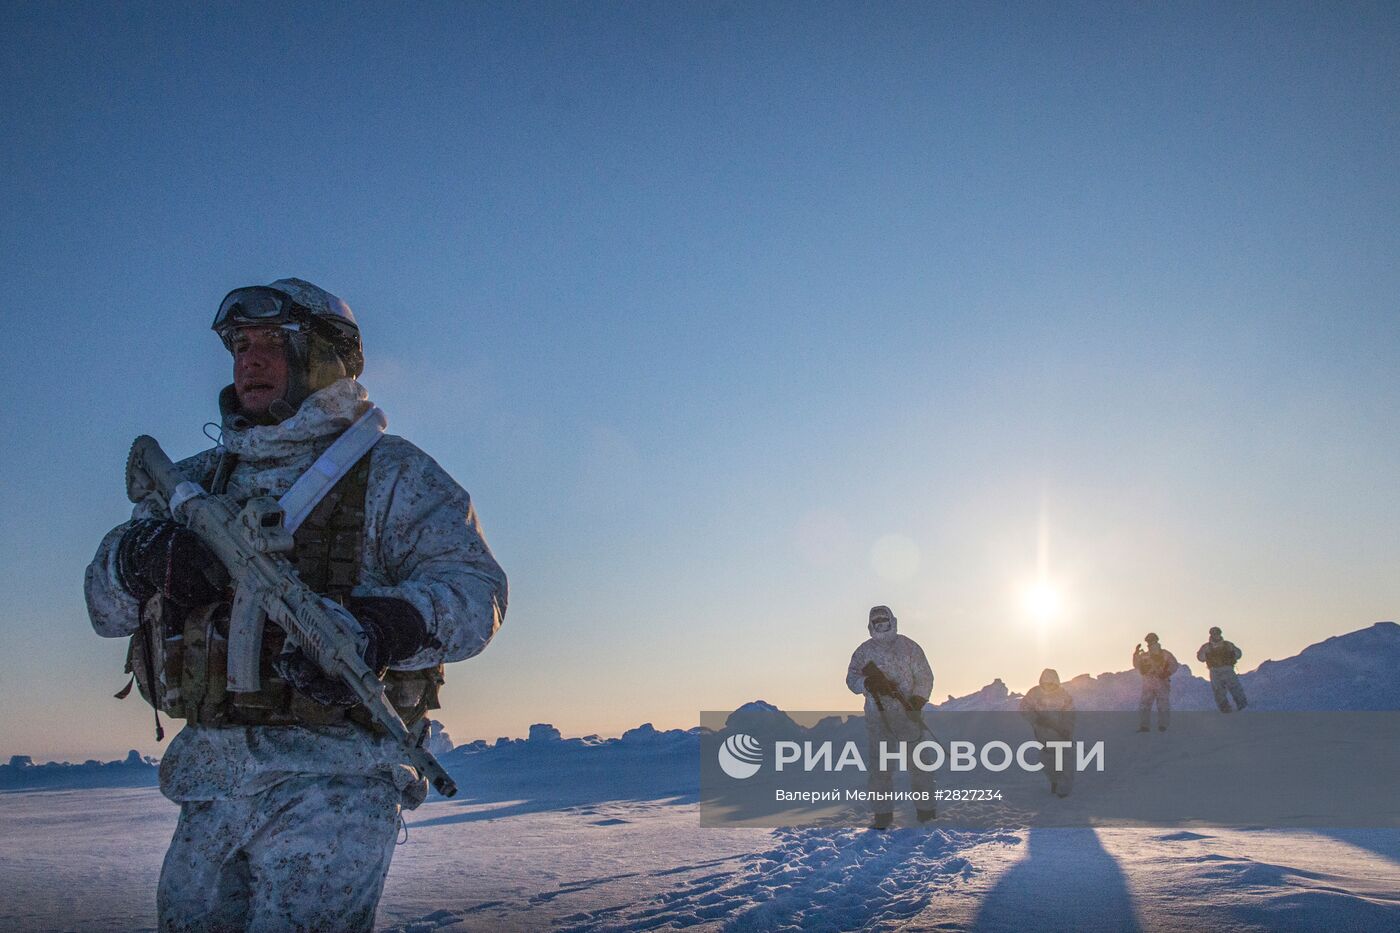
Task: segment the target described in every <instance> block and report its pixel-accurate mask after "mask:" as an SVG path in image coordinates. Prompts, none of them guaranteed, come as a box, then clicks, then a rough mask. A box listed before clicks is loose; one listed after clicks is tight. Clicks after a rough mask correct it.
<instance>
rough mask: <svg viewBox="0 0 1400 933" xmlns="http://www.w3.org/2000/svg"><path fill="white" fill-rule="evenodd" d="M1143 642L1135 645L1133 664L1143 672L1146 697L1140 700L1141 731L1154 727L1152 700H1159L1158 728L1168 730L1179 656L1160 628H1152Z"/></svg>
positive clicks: (1157, 701)
mask: <svg viewBox="0 0 1400 933" xmlns="http://www.w3.org/2000/svg"><path fill="white" fill-rule="evenodd" d="M1144 641H1146V642H1147V650H1146V651H1143V650H1142V645H1140V644H1139V645H1138V646H1137V647H1136V648H1135V649H1133V667H1135V668H1137V672H1138V673H1139V674H1141V675H1142V699H1141V700H1140V701H1139V702H1138V731H1139V732H1146V731H1148V730H1149V729H1150V728H1151V727H1152V704H1153V703H1156V704H1157V731H1158V732H1166V731H1167V726H1168V725H1170V724H1171V718H1172V675H1173V674H1175V673H1176V669H1177V668H1179V667H1181V665H1180V664H1178V663H1177V660H1176V656H1175V655H1173V654H1172V653H1171V652H1170V651H1168V650H1166V649H1165V648H1163V647H1162V644H1161V642H1160V641H1159V640H1158V638H1157V633H1156V632H1148V633H1147V637H1146V638H1145V639H1144Z"/></svg>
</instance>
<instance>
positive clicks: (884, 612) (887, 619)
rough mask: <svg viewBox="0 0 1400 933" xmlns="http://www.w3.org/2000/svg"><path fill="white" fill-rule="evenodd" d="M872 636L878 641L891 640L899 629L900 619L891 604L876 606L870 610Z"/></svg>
mask: <svg viewBox="0 0 1400 933" xmlns="http://www.w3.org/2000/svg"><path fill="white" fill-rule="evenodd" d="M867 628H868V629H869V630H870V637H871V638H873V639H875V640H876V641H889V640H891V639H892V638H894V636H895V634H896V633H897V632H898V631H899V620H898V619H896V618H895V617H894V613H893V612H891V611H890V607H889V606H875V607H874V608H872V609H871V610H870V624H869V625H868V626H867Z"/></svg>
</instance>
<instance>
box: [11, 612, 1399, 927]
mask: <svg viewBox="0 0 1400 933" xmlns="http://www.w3.org/2000/svg"><path fill="white" fill-rule="evenodd" d="M1266 667H1267V668H1268V669H1267V670H1266ZM1397 670H1400V627H1397V626H1395V625H1394V624H1393V623H1379V624H1377V625H1374V626H1371V627H1369V628H1367V629H1363V630H1361V631H1359V632H1354V633H1351V634H1349V635H1345V636H1341V637H1338V638H1333V639H1328V640H1327V641H1325V642H1322V643H1321V644H1319V645H1314V646H1312V647H1311V648H1309V649H1307V650H1306V651H1304V652H1302V653H1301V654H1300V655H1298V656H1297V657H1295V658H1290V659H1286V660H1284V661H1279V662H1271V664H1270V665H1266V666H1261V667H1260V669H1259V671H1258V672H1255V673H1256V674H1257V675H1258V676H1252V675H1246V687H1247V689H1250V690H1252V691H1253V693H1252V694H1251V696H1252V697H1253V698H1255V700H1256V701H1257V703H1258V705H1259V706H1261V707H1263V708H1265V709H1275V710H1278V709H1297V708H1313V709H1329V708H1331V709H1336V708H1348V709H1362V710H1365V709H1370V710H1386V709H1395V708H1397V706H1400V679H1398V678H1397V675H1396V671H1397ZM1071 684H1072V686H1074V688H1075V689H1076V690H1079V691H1080V693H1079V694H1078V698H1079V699H1080V701H1081V708H1093V709H1122V708H1124V706H1126V705H1129V704H1131V703H1132V702H1133V697H1132V695H1131V691H1130V688H1131V687H1132V686H1133V681H1131V680H1130V679H1128V676H1127V675H1123V674H1114V673H1109V674H1100V675H1099V676H1098V677H1089V676H1087V675H1086V676H1084V677H1082V678H1076V680H1075V681H1072V682H1071ZM1182 686H1183V688H1186V687H1188V683H1187V682H1185V681H1184V682H1183V685H1182ZM1195 686H1196V689H1197V692H1198V693H1199V691H1200V689H1202V688H1201V685H1200V684H1196V685H1195ZM1328 688H1331V689H1332V691H1333V694H1335V696H1334V698H1333V699H1332V701H1330V702H1329V701H1328V699H1327V698H1328V697H1329V694H1328V692H1327V691H1328ZM1014 700H1015V698H1014V696H1012V695H1010V694H1009V693H1008V691H1007V690H1006V688H1005V686H1004V685H1001V684H1000V683H999V682H998V683H997V684H994V685H989V686H988V687H987V688H984V690H982V691H979V693H978V694H975V695H973V696H971V697H964V698H959V699H957V700H955V701H953V702H952V703H951V704H945V705H944V708H945V709H999V708H1004V707H1005V706H1007V705H1010V704H1012V703H1014ZM1305 701H1306V702H1305ZM1183 705H1184V706H1187V707H1188V708H1189V706H1190V704H1183ZM746 709H750V710H757V709H762V710H767V711H771V713H773V714H776V715H782V714H781V713H780V711H778V710H776V708H774V707H772V706H770V705H768V704H763V703H755V704H750V705H749V706H748V707H746ZM1218 715H1219V714H1212V717H1213V716H1218ZM1268 721H1269V720H1268V717H1262V716H1256V715H1255V714H1253V713H1250V712H1246V713H1244V714H1242V715H1241V716H1240V717H1231V718H1230V719H1229V720H1228V721H1227V720H1225V719H1221V720H1215V719H1213V718H1211V717H1207V721H1206V722H1205V724H1204V725H1203V726H1202V727H1201V728H1199V729H1197V730H1195V732H1194V733H1193V735H1194V739H1188V738H1186V737H1184V736H1177V735H1176V734H1175V733H1173V734H1171V735H1169V736H1156V735H1154V736H1152V738H1153V739H1154V740H1156V741H1157V745H1159V746H1160V748H1159V749H1158V750H1159V751H1161V752H1163V753H1164V754H1165V753H1170V752H1171V750H1172V748H1173V747H1174V746H1175V745H1177V744H1179V743H1181V742H1187V741H1193V742H1195V744H1196V745H1197V746H1199V745H1201V743H1203V742H1205V741H1206V738H1207V737H1208V736H1215V739H1213V740H1212V741H1214V743H1215V744H1214V745H1212V746H1211V747H1213V748H1220V749H1223V748H1228V747H1232V746H1236V747H1239V748H1241V749H1244V750H1245V751H1247V750H1248V744H1249V742H1251V741H1258V740H1260V738H1261V736H1264V734H1265V733H1266V732H1267V728H1266V726H1267V723H1268ZM1246 724H1248V729H1247V732H1246V734H1245V735H1243V736H1240V735H1235V736H1234V738H1230V736H1231V733H1230V731H1229V730H1239V729H1240V728H1241V727H1244V726H1245V725H1246ZM1222 730H1224V731H1222ZM1222 737H1223V739H1222ZM1216 740H1220V741H1216ZM1227 740H1228V741H1227ZM445 741H446V740H445V737H444V742H445ZM699 741H700V740H699V737H698V735H697V733H696V731H694V730H691V731H680V730H671V731H662V732H658V731H657V730H655V729H652V728H651V727H650V726H649V725H646V726H641V727H639V728H637V729H633V730H631V731H629V732H628V733H626V734H625V735H623V736H622V737H621V738H617V739H606V740H605V739H599V738H597V737H596V736H588V737H584V738H571V739H564V738H562V737H560V735H559V733H558V731H557V730H555V729H553V728H552V727H549V726H545V725H539V726H536V727H533V728H532V729H531V733H530V737H529V739H527V740H515V741H510V740H503V741H499V742H497V743H494V744H492V745H489V746H488V745H487V744H486V743H485V742H474V743H470V744H468V745H465V746H462V747H459V748H456V749H453V750H451V751H447V750H446V749H444V750H443V751H444V753H443V755H442V760H443V763H444V765H446V766H447V767H448V769H449V770H450V771H451V772H452V773H453V775H454V777H456V779H457V781H458V783H459V785H460V786H461V787H462V793H461V794H460V795H459V796H458V797H457V798H454V799H453V800H443V799H441V798H434V799H433V800H431V801H429V802H428V803H426V804H424V805H423V806H422V807H420V808H419V809H418V810H417V811H415V812H413V813H410V814H407V830H408V833H407V839H406V841H405V842H404V843H403V845H402V846H401V847H400V848H399V850H398V852H397V853H396V855H395V858H394V863H393V868H392V869H391V871H390V873H389V879H388V883H387V886H386V889H385V893H384V898H383V900H382V902H381V904H380V910H379V925H380V927H381V929H384V930H395V931H405V933H407V931H429V930H539V929H561V930H576V931H584V930H651V929H668V928H679V927H693V928H699V929H705V928H709V929H733V930H855V929H893V928H899V929H910V930H991V931H997V930H1004V931H1020V930H1036V931H1055V930H1076V931H1078V930H1146V931H1155V930H1182V931H1191V933H1198V931H1201V930H1211V931H1216V930H1223V931H1237V930H1238V931H1243V930H1328V931H1332V930H1387V931H1393V930H1400V830H1397V829H1389V830H1358V829H1349V830H1334V831H1319V830H1309V831H1304V830H1287V831H1285V830H1278V829H1272V830H1269V829H1238V828H1236V829H1218V828H1211V827H1202V826H1192V827H1191V828H1190V829H1189V830H1180V829H1177V830H1171V829H1146V828H1131V829H1129V828H1112V829H1097V830H1095V829H1061V828H1047V829H1038V828H1037V829H1029V830H1027V829H1024V828H1011V829H1004V830H996V829H993V830H980V829H979V830H956V829H922V828H910V827H905V828H898V829H895V830H893V831H891V832H887V833H877V832H871V831H867V830H861V829H776V830H770V829H757V828H741V827H727V828H716V827H701V825H700V814H699V810H698V804H697V802H696V801H697V799H698V797H699V786H698V784H699V771H700V768H699V762H698V759H697V757H696V755H697V751H698V748H699ZM1276 741H1278V742H1282V741H1283V740H1282V739H1281V738H1277V737H1276ZM1383 750H1384V748H1378V752H1379V751H1383ZM1168 757H1170V755H1168ZM1381 757H1384V756H1381V755H1379V754H1378V760H1379V759H1380V758H1381ZM1290 767H1292V768H1297V767H1298V765H1297V763H1296V762H1295V763H1293V764H1292V765H1290ZM1200 773H1201V772H1200V771H1199V769H1196V770H1195V771H1193V772H1187V773H1185V774H1186V776H1183V778H1182V779H1181V781H1179V782H1177V783H1184V784H1187V785H1200V784H1201V781H1200V777H1199V775H1200ZM154 779H155V768H154V766H153V762H151V761H149V760H146V759H142V758H141V757H140V756H139V755H136V754H134V753H133V755H132V756H129V757H128V759H127V760H125V761H123V762H112V763H108V764H105V765H102V764H98V763H96V762H91V763H86V764H83V765H57V764H47V765H35V764H34V763H32V762H30V761H29V760H28V759H26V758H25V757H24V756H15V757H14V759H12V761H11V763H10V764H8V765H0V930H3V931H10V930H16V931H29V930H80V931H99V930H100V931H115V930H150V929H154V927H155V889H156V879H157V878H158V876H159V874H160V865H161V859H162V857H163V855H164V852H165V847H166V844H167V843H168V841H169V839H170V835H171V832H172V830H173V829H174V826H175V817H176V808H175V806H174V805H173V804H171V803H169V802H168V801H166V800H165V798H163V797H162V796H160V793H159V792H158V791H157V790H156V789H155V788H154V787H153V786H149V785H150V784H151V783H153V782H154ZM143 785H144V786H143ZM1087 786H1088V779H1086V783H1085V787H1086V788H1087ZM1226 791H1227V789H1223V788H1218V787H1217V788H1215V789H1214V790H1213V791H1212V790H1210V789H1209V788H1203V789H1202V790H1201V792H1204V793H1214V794H1219V795H1224V794H1225V793H1226ZM1396 799H1400V797H1397V798H1396ZM1064 803H1065V804H1066V805H1069V806H1079V805H1080V804H1081V803H1082V801H1081V800H1079V799H1078V793H1077V794H1076V797H1071V798H1070V799H1069V800H1068V801H1065V802H1064ZM1376 806H1378V807H1386V808H1388V809H1387V810H1386V816H1388V817H1393V815H1394V812H1395V811H1394V807H1395V806H1396V804H1395V803H1394V802H1392V801H1389V800H1382V801H1380V802H1378V803H1377V804H1376ZM908 816H909V815H908V814H904V815H903V818H904V819H907V818H908Z"/></svg>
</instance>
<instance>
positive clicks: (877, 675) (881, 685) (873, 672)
mask: <svg viewBox="0 0 1400 933" xmlns="http://www.w3.org/2000/svg"><path fill="white" fill-rule="evenodd" d="M860 672H861V673H862V674H864V675H865V678H866V679H867V680H870V681H872V683H871V685H870V696H871V698H872V699H874V700H875V706H876V707H878V708H879V710H880V715H881V716H883V715H884V713H885V704H883V703H881V702H880V697H881V696H882V695H883V696H887V697H891V698H893V699H895V700H897V701H898V702H899V705H900V706H902V707H904V711H905V712H906V713H908V714H909V716H910V718H911V719H915V720H917V721H918V723H919V728H920V729H921V730H922V731H924V732H927V733H928V737H929V738H931V739H932V738H934V735H933V730H932V729H930V728H929V727H928V723H926V722H924V712H923V710H919V709H915V708H914V704H913V703H911V702H909V698H908V697H906V696H905V695H904V694H903V693H901V692H900V689H899V687H897V686H895V682H894V681H893V680H890V678H889V677H888V676H887V675H886V674H885V672H884V671H882V670H880V665H878V664H876V663H875V662H874V661H866V662H865V667H862V668H861V669H860Z"/></svg>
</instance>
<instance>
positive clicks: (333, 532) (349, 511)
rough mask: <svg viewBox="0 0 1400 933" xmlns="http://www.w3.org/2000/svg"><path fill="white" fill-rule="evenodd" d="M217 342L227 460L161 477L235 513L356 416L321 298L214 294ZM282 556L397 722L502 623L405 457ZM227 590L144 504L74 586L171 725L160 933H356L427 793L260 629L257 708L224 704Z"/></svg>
mask: <svg viewBox="0 0 1400 933" xmlns="http://www.w3.org/2000/svg"><path fill="white" fill-rule="evenodd" d="M214 330H215V331H216V332H217V333H218V334H219V336H220V338H221V339H222V340H223V342H224V344H225V346H226V347H228V349H229V350H230V352H231V353H232V354H233V360H234V373H233V379H234V381H233V385H231V386H229V387H227V388H226V389H224V391H223V392H222V393H221V395H220V398H219V407H220V410H221V413H222V416H223V423H222V430H223V433H222V444H221V446H219V447H216V448H214V449H213V450H208V451H205V452H203V453H201V454H198V455H196V456H194V457H191V458H190V459H188V460H185V461H182V462H181V463H180V464H178V467H177V468H178V469H179V470H180V472H182V473H183V474H184V475H185V476H186V477H187V478H188V479H189V480H191V481H193V482H197V483H200V484H202V485H203V486H204V487H205V489H207V490H208V491H210V492H212V493H216V494H222V495H227V496H229V497H230V498H231V499H233V500H234V501H236V502H239V503H242V502H243V501H245V500H247V499H248V498H250V497H252V496H256V495H271V496H281V495H283V494H284V493H286V492H287V490H288V489H289V488H290V487H291V486H292V484H293V483H294V482H295V481H296V480H297V479H298V478H299V477H301V476H302V475H303V474H305V473H307V471H308V470H309V469H310V468H311V467H312V464H313V463H318V464H324V463H325V461H324V460H322V461H318V460H317V458H318V457H319V456H320V455H321V454H322V453H323V452H324V451H325V450H326V448H327V447H328V446H329V445H330V444H331V443H332V441H333V440H335V438H336V437H337V436H338V435H340V434H341V433H342V432H344V431H346V429H347V428H348V427H349V426H350V425H351V424H352V423H354V422H356V420H357V419H359V418H360V417H361V416H362V415H364V414H365V413H366V412H368V411H369V410H370V408H371V406H370V403H369V402H368V401H367V400H366V395H365V391H364V389H363V388H362V387H361V386H360V384H359V383H358V382H357V381H356V380H355V377H356V376H358V375H359V373H360V371H361V370H362V368H363V357H362V354H361V346H360V337H359V328H358V325H357V324H356V323H355V319H354V317H353V316H352V314H351V312H350V309H349V308H348V307H347V306H346V305H345V303H344V302H342V301H340V299H338V298H336V297H335V296H333V295H331V294H329V293H327V292H325V291H323V290H321V289H319V288H317V287H316V286H314V285H311V284H310V283H308V282H304V281H302V280H300V279H281V280H279V281H277V282H274V283H273V284H272V285H271V286H267V287H262V286H255V287H251V288H244V289H238V290H235V291H234V292H231V293H230V294H229V296H228V297H227V298H225V299H224V302H223V304H222V305H221V306H220V309H219V313H218V315H217V317H216V319H215V322H214ZM294 542H295V546H294V549H293V551H292V552H291V554H290V555H289V557H290V559H291V561H292V562H293V563H294V564H295V566H296V570H297V573H298V575H299V576H300V577H301V580H302V582H303V583H305V584H306V585H307V586H309V587H310V588H311V589H313V590H315V591H316V592H318V593H322V594H324V595H325V596H326V597H327V598H329V599H332V600H334V601H335V602H336V603H338V604H340V606H343V607H344V609H345V610H347V611H348V613H349V615H350V616H352V617H353V623H354V625H355V626H358V628H359V629H360V640H361V644H362V645H363V648H362V651H361V654H362V656H363V658H364V659H365V662H366V663H367V664H368V665H369V666H370V667H371V668H374V669H376V670H378V671H380V672H383V674H384V680H385V683H386V685H387V686H388V689H389V697H390V699H391V700H392V701H393V703H394V706H395V708H396V709H397V711H398V712H399V715H400V716H401V717H402V718H403V720H404V721H405V722H407V723H410V724H411V723H413V722H415V721H417V720H420V719H422V717H423V716H425V715H426V713H427V712H428V710H431V709H434V708H436V707H437V705H438V704H437V690H438V686H439V685H440V684H441V683H442V667H441V665H442V663H443V662H447V661H458V660H462V659H464V658H468V657H471V656H473V655H475V654H477V653H479V652H480V651H481V650H482V649H483V648H484V647H485V646H486V643H487V642H488V641H489V640H490V639H491V637H492V635H493V634H494V633H495V631H496V629H497V628H498V627H499V626H500V624H501V620H502V618H503V616H504V614H505V608H506V579H505V575H504V573H503V572H502V571H501V569H500V567H499V565H497V563H496V561H495V559H494V558H493V557H492V556H491V552H490V550H489V549H488V548H487V546H486V542H485V540H484V538H483V537H482V534H481V529H480V526H479V524H478V522H477V518H476V513H475V511H474V509H473V508H472V505H471V501H470V499H469V498H468V496H467V494H466V492H465V491H463V490H462V488H461V487H460V486H458V485H457V484H456V483H455V482H453V480H452V478H451V477H449V476H448V475H447V474H446V473H445V472H444V471H443V470H442V468H441V467H439V466H438V465H437V464H436V463H435V462H434V461H433V460H432V459H431V458H430V457H428V456H427V455H426V454H424V453H423V452H422V451H420V450H419V449H418V448H416V447H414V446H413V445H412V444H410V443H409V442H408V441H406V440H403V439H402V438H398V437H394V436H387V435H386V436H383V437H382V439H380V440H379V441H378V443H377V444H375V446H374V447H373V448H372V449H371V450H370V451H369V453H367V454H365V455H364V456H362V457H360V459H359V460H358V461H357V462H356V463H355V464H354V465H353V466H351V467H349V469H348V471H346V472H344V474H343V475H342V476H340V477H339V478H338V479H337V480H336V482H335V484H334V486H333V488H331V489H330V491H329V493H328V494H326V495H325V496H324V498H322V499H320V500H319V504H317V505H315V507H314V508H313V509H312V510H311V511H310V514H309V516H308V517H306V518H305V520H304V521H303V522H302V523H301V525H300V527H299V528H297V529H296V531H295V536H294ZM227 582H228V576H227V573H226V572H225V570H224V568H223V567H222V565H221V564H220V563H219V561H218V559H217V558H215V557H214V555H213V554H212V553H211V552H210V551H209V550H208V549H207V548H206V547H205V546H204V544H203V542H202V541H201V540H200V539H199V538H198V536H196V535H195V534H194V532H192V531H190V530H188V529H186V528H185V527H183V526H181V525H179V524H177V523H175V522H173V521H170V520H169V517H168V516H167V515H165V514H163V513H161V514H157V509H156V507H154V506H152V505H151V504H150V502H149V501H145V502H142V503H140V504H138V505H137V507H136V509H135V511H134V514H133V518H132V521H130V522H128V523H127V524H125V525H122V526H119V527H118V528H116V529H114V530H113V531H112V532H111V533H110V534H108V535H107V536H106V538H104V539H103V541H102V544H101V546H100V547H99V548H98V551H97V556H96V557H95V558H94V559H93V562H92V564H91V565H90V566H89V567H88V570H87V576H86V591H87V602H88V612H89V615H90V616H91V618H92V624H93V627H94V628H95V629H96V630H97V632H98V634H100V635H105V636H109V637H119V636H127V635H130V636H132V645H131V653H130V656H129V663H130V667H131V669H132V672H133V674H134V675H135V679H136V681H137V683H138V684H139V686H140V688H141V693H142V695H143V696H145V697H146V698H147V699H148V700H150V701H152V703H153V705H156V706H157V707H158V708H159V709H161V710H163V711H164V712H166V713H167V714H168V715H171V716H173V717H175V718H183V719H185V720H186V723H187V724H186V727H185V728H184V729H183V730H182V731H181V732H180V733H179V735H177V736H176V737H175V738H174V739H173V740H172V741H171V743H170V747H169V749H168V751H167V753H166V755H165V757H164V758H163V759H162V761H161V768H160V782H161V791H162V793H164V794H165V796H166V797H168V798H170V799H171V800H173V801H175V802H176V803H179V804H180V821H179V824H178V826H177V827H176V830H175V835H174V838H173V839H172V840H171V844H170V849H169V851H168V852H167V853H166V857H165V863H164V866H163V868H162V870H161V878H160V887H159V891H158V894H157V905H158V908H159V915H160V927H161V929H162V930H166V931H173V930H224V929H257V930H262V929H317V930H370V929H371V928H372V927H373V923H374V913H375V908H376V906H377V904H378V901H379V895H380V892H381V891H382V889H383V885H384V878H385V875H386V874H387V872H388V870H389V861H390V858H391V857H392V855H393V850H394V839H395V836H396V834H397V827H398V823H399V812H400V809H401V808H406V809H413V808H414V807H416V806H418V804H419V803H421V802H422V801H423V799H424V797H425V796H426V793H427V787H426V783H425V782H424V781H423V780H422V778H421V776H420V775H419V774H418V773H417V772H416V771H414V770H413V769H412V768H410V767H409V766H408V765H406V764H405V763H404V759H403V756H402V754H401V753H400V752H399V750H398V748H397V746H396V745H395V744H394V743H393V742H392V741H390V740H389V738H388V737H387V736H385V735H382V734H379V733H377V732H376V731H375V730H374V729H372V728H371V727H370V720H369V719H368V718H367V717H366V716H365V710H364V708H363V707H360V706H357V705H356V704H355V698H354V695H353V694H352V693H351V691H350V690H349V688H348V687H346V686H345V685H344V684H342V683H339V682H337V681H334V680H331V679H330V678H329V677H327V676H326V675H325V674H323V673H322V672H321V671H320V669H319V668H317V666H316V665H315V663H314V662H313V661H311V660H310V659H309V658H308V657H307V656H306V655H305V654H303V653H302V652H301V651H300V650H299V649H296V648H293V647H291V646H290V645H287V644H284V641H283V638H282V633H281V631H280V630H279V629H278V628H277V627H276V626H275V625H272V624H268V625H267V627H266V631H265V632H264V636H263V643H262V653H261V658H260V662H259V674H260V679H261V688H260V689H258V690H257V691H256V692H240V693H233V692H230V691H229V690H228V689H227V664H228V641H227V638H228V625H229V622H228V620H229V607H230V601H231V597H232V595H233V594H232V593H230V592H229V591H228V588H227ZM386 669H387V670H386ZM128 686H129V685H128ZM157 721H159V717H158V716H157Z"/></svg>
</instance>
